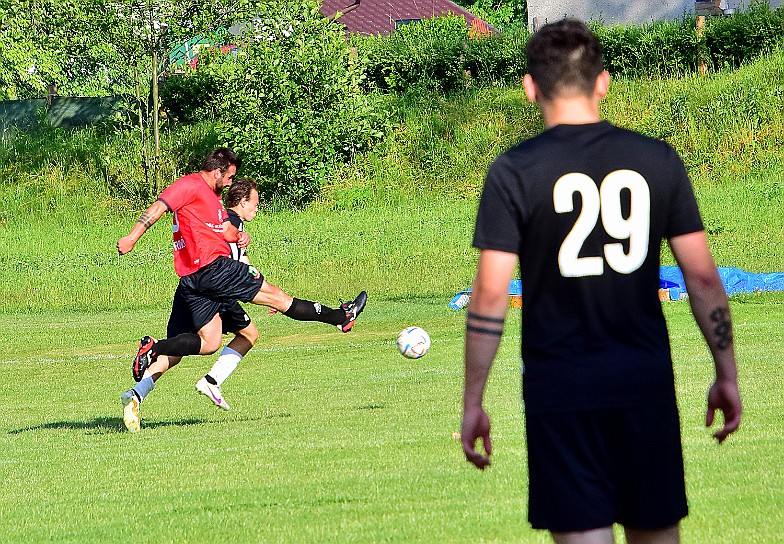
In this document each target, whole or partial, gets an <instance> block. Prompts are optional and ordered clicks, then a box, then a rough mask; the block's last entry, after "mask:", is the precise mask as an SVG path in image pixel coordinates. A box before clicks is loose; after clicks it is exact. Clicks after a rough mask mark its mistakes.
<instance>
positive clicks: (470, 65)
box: [464, 28, 530, 83]
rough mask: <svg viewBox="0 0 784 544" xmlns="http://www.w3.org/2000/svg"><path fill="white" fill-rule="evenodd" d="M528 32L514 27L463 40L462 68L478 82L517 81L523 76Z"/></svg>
mask: <svg viewBox="0 0 784 544" xmlns="http://www.w3.org/2000/svg"><path fill="white" fill-rule="evenodd" d="M529 37H530V33H529V32H528V30H526V29H525V28H516V29H513V30H510V31H508V32H505V33H503V34H493V35H490V36H487V37H483V38H474V39H471V40H468V42H466V47H465V58H464V67H465V69H466V70H467V71H468V72H469V73H470V74H471V77H472V78H473V80H475V81H477V82H479V83H512V82H519V81H520V80H521V79H522V78H523V76H524V75H525V68H526V63H525V44H526V43H528V38H529Z"/></svg>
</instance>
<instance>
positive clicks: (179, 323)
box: [166, 286, 251, 338]
mask: <svg viewBox="0 0 784 544" xmlns="http://www.w3.org/2000/svg"><path fill="white" fill-rule="evenodd" d="M217 308H218V311H217V313H218V314H220V317H221V322H222V325H223V334H226V333H229V332H238V331H241V330H242V329H244V328H245V327H247V326H249V325H250V324H251V320H250V317H248V314H247V313H246V312H245V310H244V309H243V308H242V306H240V303H239V302H237V301H236V300H235V301H234V302H232V303H220V304H219V305H218V307H217ZM210 312H211V310H208V309H206V307H205V313H204V314H202V315H200V316H198V317H196V316H194V314H193V313H192V312H191V308H190V306H189V305H188V302H187V301H186V300H185V297H184V296H183V294H182V289H181V288H180V287H179V286H177V290H176V291H175V292H174V302H172V309H171V315H170V316H169V325H168V326H167V327H166V337H167V338H174V337H175V336H177V335H178V334H182V333H186V332H190V333H196V332H198V331H199V329H201V328H202V327H203V326H204V325H206V324H207V323H209V322H210V320H211V319H212V318H213V317H215V313H216V312H212V313H210ZM194 320H197V321H198V322H199V323H201V324H200V325H199V326H196V324H195V322H194Z"/></svg>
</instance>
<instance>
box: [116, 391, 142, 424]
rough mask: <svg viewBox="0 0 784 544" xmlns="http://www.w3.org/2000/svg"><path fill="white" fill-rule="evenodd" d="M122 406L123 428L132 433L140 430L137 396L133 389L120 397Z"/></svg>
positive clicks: (138, 400)
mask: <svg viewBox="0 0 784 544" xmlns="http://www.w3.org/2000/svg"><path fill="white" fill-rule="evenodd" d="M120 400H122V404H123V423H125V428H126V429H128V430H129V431H131V432H132V433H135V432H138V431H139V429H140V428H141V415H140V414H139V404H140V399H139V396H138V395H137V394H136V392H135V391H134V390H133V389H129V390H128V391H126V392H125V393H123V394H122V395H121V396H120Z"/></svg>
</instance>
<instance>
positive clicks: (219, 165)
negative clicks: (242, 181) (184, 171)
mask: <svg viewBox="0 0 784 544" xmlns="http://www.w3.org/2000/svg"><path fill="white" fill-rule="evenodd" d="M231 164H233V165H234V166H235V167H236V168H237V170H239V169H240V165H241V164H242V160H241V159H240V158H239V157H238V156H237V154H236V153H234V151H232V150H231V149H229V148H228V147H219V148H218V149H215V150H213V151H210V152H209V154H208V155H207V156H206V157H205V158H204V162H203V163H202V165H201V169H202V171H204V172H212V171H213V170H215V169H217V170H220V171H221V172H223V173H224V174H225V173H226V170H228V169H229V165H231Z"/></svg>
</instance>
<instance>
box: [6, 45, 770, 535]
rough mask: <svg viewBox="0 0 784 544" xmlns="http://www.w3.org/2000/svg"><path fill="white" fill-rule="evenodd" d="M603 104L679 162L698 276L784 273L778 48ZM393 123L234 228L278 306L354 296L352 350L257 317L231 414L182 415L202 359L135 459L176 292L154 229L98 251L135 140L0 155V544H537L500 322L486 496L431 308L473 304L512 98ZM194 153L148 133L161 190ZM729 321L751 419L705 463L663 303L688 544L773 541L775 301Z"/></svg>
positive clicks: (446, 107)
mask: <svg viewBox="0 0 784 544" xmlns="http://www.w3.org/2000/svg"><path fill="white" fill-rule="evenodd" d="M612 85H613V86H612V95H611V97H610V98H609V99H608V100H607V102H606V103H605V105H604V109H603V113H604V114H605V115H606V116H607V118H608V119H610V120H612V121H613V122H615V123H616V124H619V125H621V126H624V127H628V128H632V129H636V130H641V131H643V132H645V133H646V134H649V135H651V136H654V137H658V138H662V139H665V140H667V141H668V142H670V143H671V144H673V145H674V146H675V148H676V149H677V150H678V151H679V152H680V153H681V154H682V155H683V156H684V159H685V163H686V165H687V168H688V169H689V173H690V175H691V176H692V179H693V181H694V185H695V190H696V194H697V198H698V201H699V204H700V208H701V211H702V213H703V217H704V219H705V225H706V231H707V233H708V237H709V241H710V243H711V247H712V249H713V251H714V255H715V256H716V260H717V263H718V264H719V265H720V266H736V267H739V268H742V269H745V270H749V271H752V272H777V271H782V270H784V254H783V253H782V247H784V215H782V213H781V210H782V205H784V190H782V187H784V155H782V152H781V148H782V144H783V143H784V141H782V136H781V135H782V134H784V107H783V106H782V90H781V89H782V88H784V87H783V85H784V50H779V51H778V52H776V53H775V54H774V55H771V56H770V57H769V58H765V59H760V60H759V61H756V62H755V63H753V64H752V65H750V66H744V67H742V68H741V69H739V70H737V71H733V72H721V73H716V74H711V75H709V76H706V77H697V76H689V77H684V78H680V79H677V80H667V81H659V80H635V81H616V82H614V83H613V84H612ZM395 107H396V108H398V110H399V111H396V113H395V115H394V117H395V128H394V130H392V131H391V132H390V133H389V134H388V135H387V137H386V138H385V140H384V141H383V142H382V143H380V144H379V145H378V146H377V147H376V148H374V149H373V150H372V151H370V152H368V153H366V154H363V155H358V156H357V157H355V158H354V160H353V161H351V162H350V163H349V164H346V165H340V166H336V167H335V171H334V173H333V175H332V176H331V177H330V178H329V179H328V180H327V183H326V184H325V187H324V191H323V193H322V195H321V196H320V197H319V199H318V200H317V201H316V202H314V203H312V204H311V205H309V206H307V207H306V208H304V209H302V210H298V211H291V210H275V211H270V210H264V211H263V212H262V213H261V214H260V215H259V217H258V218H257V219H256V220H255V221H254V222H253V223H251V224H249V225H248V231H249V233H250V235H251V237H252V239H253V245H252V246H251V248H250V252H251V259H252V260H253V262H254V264H256V265H257V266H258V267H259V269H260V270H262V271H263V273H264V274H265V275H266V276H267V278H268V279H269V280H270V281H271V282H272V283H275V284H277V285H280V286H281V287H283V288H284V289H285V290H287V291H289V292H291V293H292V294H294V295H295V296H298V297H302V298H309V299H313V300H319V301H321V302H324V303H326V304H335V303H337V299H338V297H343V298H344V299H346V300H347V299H350V298H352V297H353V296H354V295H355V294H356V293H357V292H358V291H359V290H360V289H366V290H367V291H368V292H369V293H370V302H369V305H368V308H367V310H366V311H365V313H364V314H363V315H362V317H361V318H360V321H359V324H358V325H357V327H356V329H355V331H354V332H352V333H351V334H348V335H343V334H340V333H338V332H336V331H334V330H333V329H330V328H328V327H325V326H323V325H318V324H301V323H294V322H291V321H289V320H288V319H286V318H285V317H283V316H274V317H267V316H266V312H265V311H264V309H259V308H251V309H250V310H249V312H250V313H251V315H252V316H253V318H254V319H255V320H256V322H257V324H258V325H259V329H260V331H261V340H260V341H259V344H258V345H257V347H256V348H254V349H253V350H252V351H251V353H250V354H249V355H248V357H247V358H246V359H245V360H244V361H243V363H242V364H241V366H240V368H239V369H238V370H237V372H236V374H235V375H233V376H232V377H231V379H230V381H228V382H227V383H226V384H225V386H224V391H225V393H226V396H227V399H228V400H229V402H230V403H231V405H232V407H233V410H232V411H231V412H228V413H225V412H219V411H216V410H215V409H214V408H213V407H212V405H211V404H209V402H208V401H206V399H204V398H202V397H200V396H198V395H197V394H196V393H195V392H194V390H193V385H194V383H195V381H196V380H197V379H198V378H199V377H200V376H201V375H203V373H204V372H206V371H207V370H208V369H209V368H210V366H211V364H212V361H213V360H214V358H212V357H199V358H196V357H194V358H190V359H186V361H185V362H183V363H182V364H181V365H180V366H179V367H178V368H176V369H174V370H173V371H172V372H171V373H169V374H167V375H166V377H165V378H164V379H163V380H161V381H160V383H159V384H158V386H157V388H156V389H155V391H154V392H153V393H152V395H151V396H150V397H149V398H148V400H147V401H145V403H144V404H143V405H142V416H143V420H142V431H141V432H140V433H138V434H136V435H131V434H130V433H127V432H125V431H124V427H123V424H122V421H121V409H120V401H119V396H120V394H121V393H122V391H124V390H125V389H127V388H128V387H130V385H131V384H132V379H131V373H130V368H129V367H130V362H131V359H132V357H133V355H134V353H135V351H136V347H135V346H136V343H137V342H138V340H139V337H140V336H141V335H143V334H152V335H154V336H155V335H161V334H162V333H163V331H164V328H165V321H166V319H167V316H168V307H169V304H170V302H171V295H172V293H173V291H174V288H175V285H176V278H175V276H174V273H173V270H172V266H171V250H170V230H169V226H168V223H169V222H170V218H169V217H166V218H164V219H163V220H162V221H161V222H160V224H158V225H156V226H155V227H154V228H153V229H152V230H151V231H150V232H148V233H147V234H146V235H145V237H144V238H143V239H142V240H141V242H140V243H139V244H138V245H137V247H136V249H135V250H134V252H133V253H131V254H129V255H127V256H124V257H122V258H120V257H118V256H117V254H116V251H115V249H114V244H115V243H116V240H117V239H118V238H119V237H120V236H122V235H124V234H126V233H127V232H128V230H129V229H130V228H131V226H132V225H133V222H134V221H135V220H136V218H138V217H139V213H140V212H141V210H142V209H143V208H144V207H146V206H147V205H148V204H149V201H144V202H140V201H139V200H138V199H136V200H134V199H133V198H130V197H129V196H128V195H133V194H137V193H138V191H137V192H136V193H134V191H133V190H131V189H133V188H134V187H136V188H138V186H139V184H140V183H141V179H142V178H141V177H140V171H139V167H138V156H136V155H137V154H136V151H135V150H136V148H135V147H134V145H135V144H133V136H132V135H129V134H124V133H119V134H116V133H109V134H106V133H103V132H101V131H100V130H97V129H87V130H82V131H73V132H68V131H61V130H57V131H50V132H43V133H41V134H37V135H21V136H19V135H17V136H15V137H12V138H9V139H6V138H5V137H4V138H2V139H0V340H2V346H3V348H4V349H3V353H2V355H0V372H1V373H2V374H1V379H0V409H1V411H0V413H1V414H2V416H3V417H2V419H0V476H1V477H2V480H1V481H2V483H3V487H4V493H2V494H0V540H1V541H2V542H14V543H15V542H23V543H27V542H73V543H90V542H95V543H105V542H139V543H144V542H151V543H162V542H177V543H180V542H189V543H201V542H205V543H208V542H224V541H225V542H242V543H245V542H247V543H256V542H287V543H289V542H294V543H299V542H303V543H311V542H339V543H347V542H357V543H366V542H406V543H408V542H423V543H433V542H459V543H460V542H466V543H468V542H472V543H473V542H486V543H489V542H504V543H505V542H526V543H527V542H532V543H544V542H549V541H550V540H549V537H548V536H547V535H546V534H542V533H536V532H534V531H532V530H531V529H530V528H529V527H528V525H527V523H526V521H525V511H526V488H527V486H526V480H525V474H526V456H525V443H524V437H523V431H522V417H523V416H522V407H521V404H520V400H519V396H520V393H519V388H520V383H519V382H520V374H519V373H520V370H519V369H520V362H519V342H520V340H519V338H520V336H519V335H520V331H519V327H520V318H519V315H517V314H513V315H511V316H510V319H509V321H508V325H507V331H506V332H507V334H506V336H505V340H504V342H503V344H502V346H501V351H500V353H499V357H498V358H497V360H496V364H495V367H494V372H493V374H492V376H491V380H490V383H489V389H488V393H487V406H488V409H489V411H490V413H491V416H492V417H493V422H494V437H495V441H494V445H495V449H496V453H495V455H494V466H493V467H492V468H491V469H490V470H489V471H486V472H484V473H480V472H479V471H477V470H475V469H473V468H472V467H471V466H470V465H468V463H467V462H465V461H464V459H463V455H462V450H461V446H460V443H459V440H457V439H455V438H453V433H454V432H456V431H458V429H459V425H460V408H461V406H460V404H461V394H462V391H461V387H462V374H463V368H462V342H463V340H462V338H463V327H464V315H463V314H462V313H457V312H453V311H452V310H449V309H448V307H447V303H448V302H449V300H450V299H451V297H452V296H453V295H454V294H455V293H456V292H457V291H459V290H462V289H464V288H466V287H468V286H469V285H470V284H471V280H472V276H473V272H474V269H475V265H476V252H475V251H474V250H473V249H471V247H470V239H471V233H472V226H473V220H474V215H475V212H476V205H477V196H478V192H479V188H480V186H481V183H482V177H483V175H484V172H485V170H486V168H487V166H488V165H489V163H490V161H491V160H492V159H493V157H494V156H495V155H497V154H498V153H499V152H500V151H502V150H503V149H505V148H507V147H509V146H510V145H512V144H513V143H514V142H516V141H518V140H519V139H521V138H524V137H526V136H528V135H531V134H534V133H536V132H538V131H539V130H540V128H541V124H540V121H539V120H538V117H537V114H536V110H535V108H533V107H532V106H530V105H528V104H527V103H526V101H525V98H524V95H523V92H522V90H521V89H520V88H519V87H508V88H484V89H469V90H468V91H466V93H465V94H460V95H456V96H452V97H448V98H445V97H438V96H418V97H406V98H405V99H400V100H399V101H398V102H397V105H396V106H395ZM212 130H214V126H210V125H209V124H204V125H198V126H192V127H173V126H171V125H167V127H166V131H164V135H163V136H164V155H165V156H164V162H165V168H164V170H165V172H167V175H171V176H174V175H175V174H173V172H178V173H179V172H181V170H182V168H183V167H184V166H183V163H185V162H187V161H188V160H190V159H191V158H192V157H187V156H186V155H187V153H185V151H183V150H187V149H191V148H193V143H194V142H198V141H201V139H203V138H204V137H205V136H204V135H205V134H211V132H210V131H212ZM183 142H184V143H183ZM118 187H119V188H121V189H122V188H123V187H125V188H126V189H124V190H121V191H119V192H118V190H119V189H118ZM123 191H124V192H123ZM137 196H138V195H137ZM663 259H664V264H672V258H671V256H670V255H669V254H668V253H667V252H666V250H665V255H664V258H663ZM732 308H733V312H734V322H735V326H736V330H735V337H736V346H737V351H738V360H739V365H740V372H741V387H742V393H743V395H744V400H745V415H744V421H743V424H742V426H741V429H740V430H739V432H738V433H737V434H735V435H733V436H732V437H731V438H730V439H729V440H728V441H727V443H725V444H724V445H722V446H720V447H719V446H717V445H716V444H715V443H714V442H713V440H712V438H711V433H710V431H708V430H706V429H705V428H704V427H703V423H702V421H703V417H704V409H705V393H706V391H707V388H708V385H709V382H710V379H711V374H712V369H711V363H710V357H709V353H708V351H707V349H706V347H705V346H704V342H703V340H702V339H701V337H700V335H699V333H698V331H697V328H696V326H695V325H694V323H693V320H692V319H691V316H690V312H689V308H688V305H687V304H686V303H675V302H673V303H665V314H666V315H667V318H668V321H669V325H670V332H671V335H672V338H673V353H674V358H675V370H676V377H677V386H678V394H679V402H680V406H681V413H682V429H683V438H684V448H685V455H686V472H687V484H688V490H689V496H690V503H691V515H690V516H689V517H688V518H687V519H686V521H685V522H684V523H683V541H684V542H685V543H697V544H715V543H719V544H720V543H727V544H744V543H748V544H758V543H765V544H767V543H773V542H782V535H784V418H783V417H782V410H783V409H784V401H782V399H784V377H783V376H784V373H782V372H781V369H780V367H781V358H782V354H784V332H783V331H784V329H782V322H784V295H782V293H770V294H752V295H741V296H736V297H733V299H732ZM414 324H416V325H420V326H422V327H424V328H425V329H426V330H428V331H429V332H430V334H431V336H432V338H433V346H432V348H431V351H430V353H428V355H427V356H426V357H425V358H423V359H421V360H419V361H409V360H406V359H404V358H402V357H401V356H400V355H398V354H397V352H396V349H395V347H394V338H395V335H396V333H397V332H398V331H399V330H400V329H402V328H403V327H405V326H408V325H414ZM619 540H620V541H621V542H622V537H620V535H619Z"/></svg>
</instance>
